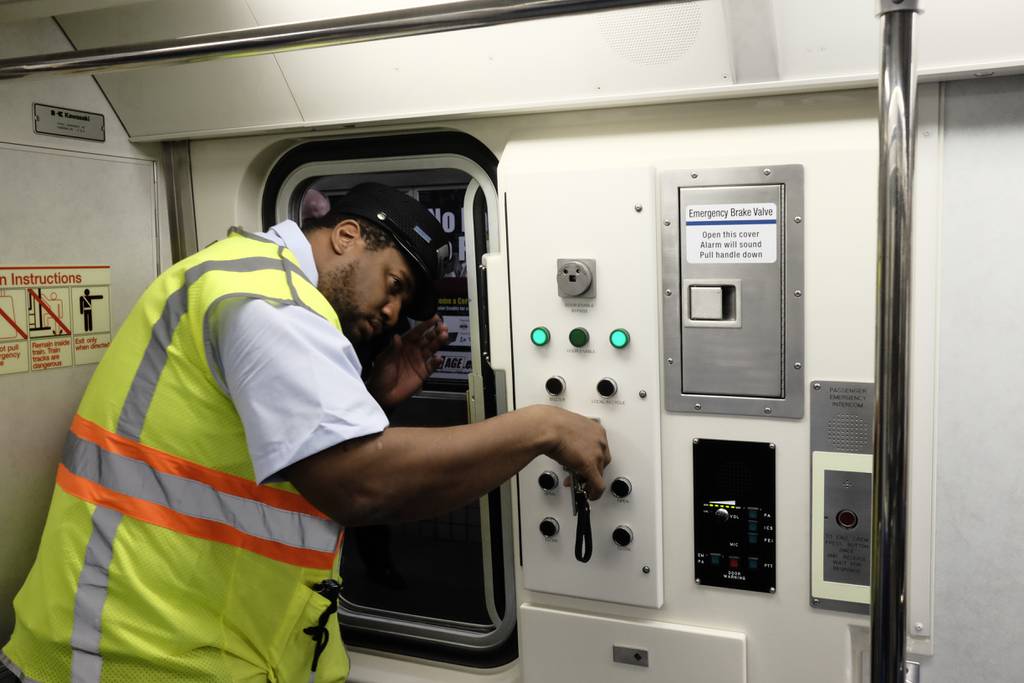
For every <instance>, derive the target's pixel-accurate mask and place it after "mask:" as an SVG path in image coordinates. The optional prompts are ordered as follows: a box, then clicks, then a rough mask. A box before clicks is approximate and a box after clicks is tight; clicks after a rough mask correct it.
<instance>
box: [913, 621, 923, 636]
mask: <svg viewBox="0 0 1024 683" xmlns="http://www.w3.org/2000/svg"><path fill="white" fill-rule="evenodd" d="M914 630H915V631H917V632H918V633H920V632H921V631H923V630H924V624H922V623H921V622H920V621H918V622H916V623H915V624H914Z"/></svg>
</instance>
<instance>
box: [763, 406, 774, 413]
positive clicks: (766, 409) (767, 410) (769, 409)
mask: <svg viewBox="0 0 1024 683" xmlns="http://www.w3.org/2000/svg"><path fill="white" fill-rule="evenodd" d="M764 414H765V415H771V414H772V409H771V408H769V407H768V406H765V407H764Z"/></svg>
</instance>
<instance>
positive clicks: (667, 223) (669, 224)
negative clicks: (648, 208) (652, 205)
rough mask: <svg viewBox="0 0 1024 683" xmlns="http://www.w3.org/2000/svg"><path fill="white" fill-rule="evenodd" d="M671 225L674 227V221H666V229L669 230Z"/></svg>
mask: <svg viewBox="0 0 1024 683" xmlns="http://www.w3.org/2000/svg"><path fill="white" fill-rule="evenodd" d="M671 225H672V221H670V220H667V219H666V220H665V227H666V228H668V227H670V226H671Z"/></svg>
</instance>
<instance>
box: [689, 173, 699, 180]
mask: <svg viewBox="0 0 1024 683" xmlns="http://www.w3.org/2000/svg"><path fill="white" fill-rule="evenodd" d="M690 177H691V178H694V179H696V178H697V177H698V176H697V174H696V173H691V174H690Z"/></svg>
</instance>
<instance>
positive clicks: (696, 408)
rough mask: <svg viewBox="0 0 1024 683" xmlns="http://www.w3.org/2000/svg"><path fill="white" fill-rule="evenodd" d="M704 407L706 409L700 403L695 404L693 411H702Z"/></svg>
mask: <svg viewBox="0 0 1024 683" xmlns="http://www.w3.org/2000/svg"><path fill="white" fill-rule="evenodd" d="M703 407H704V406H702V405H701V404H699V403H694V404H693V409H694V410H700V409H701V408H703Z"/></svg>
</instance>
